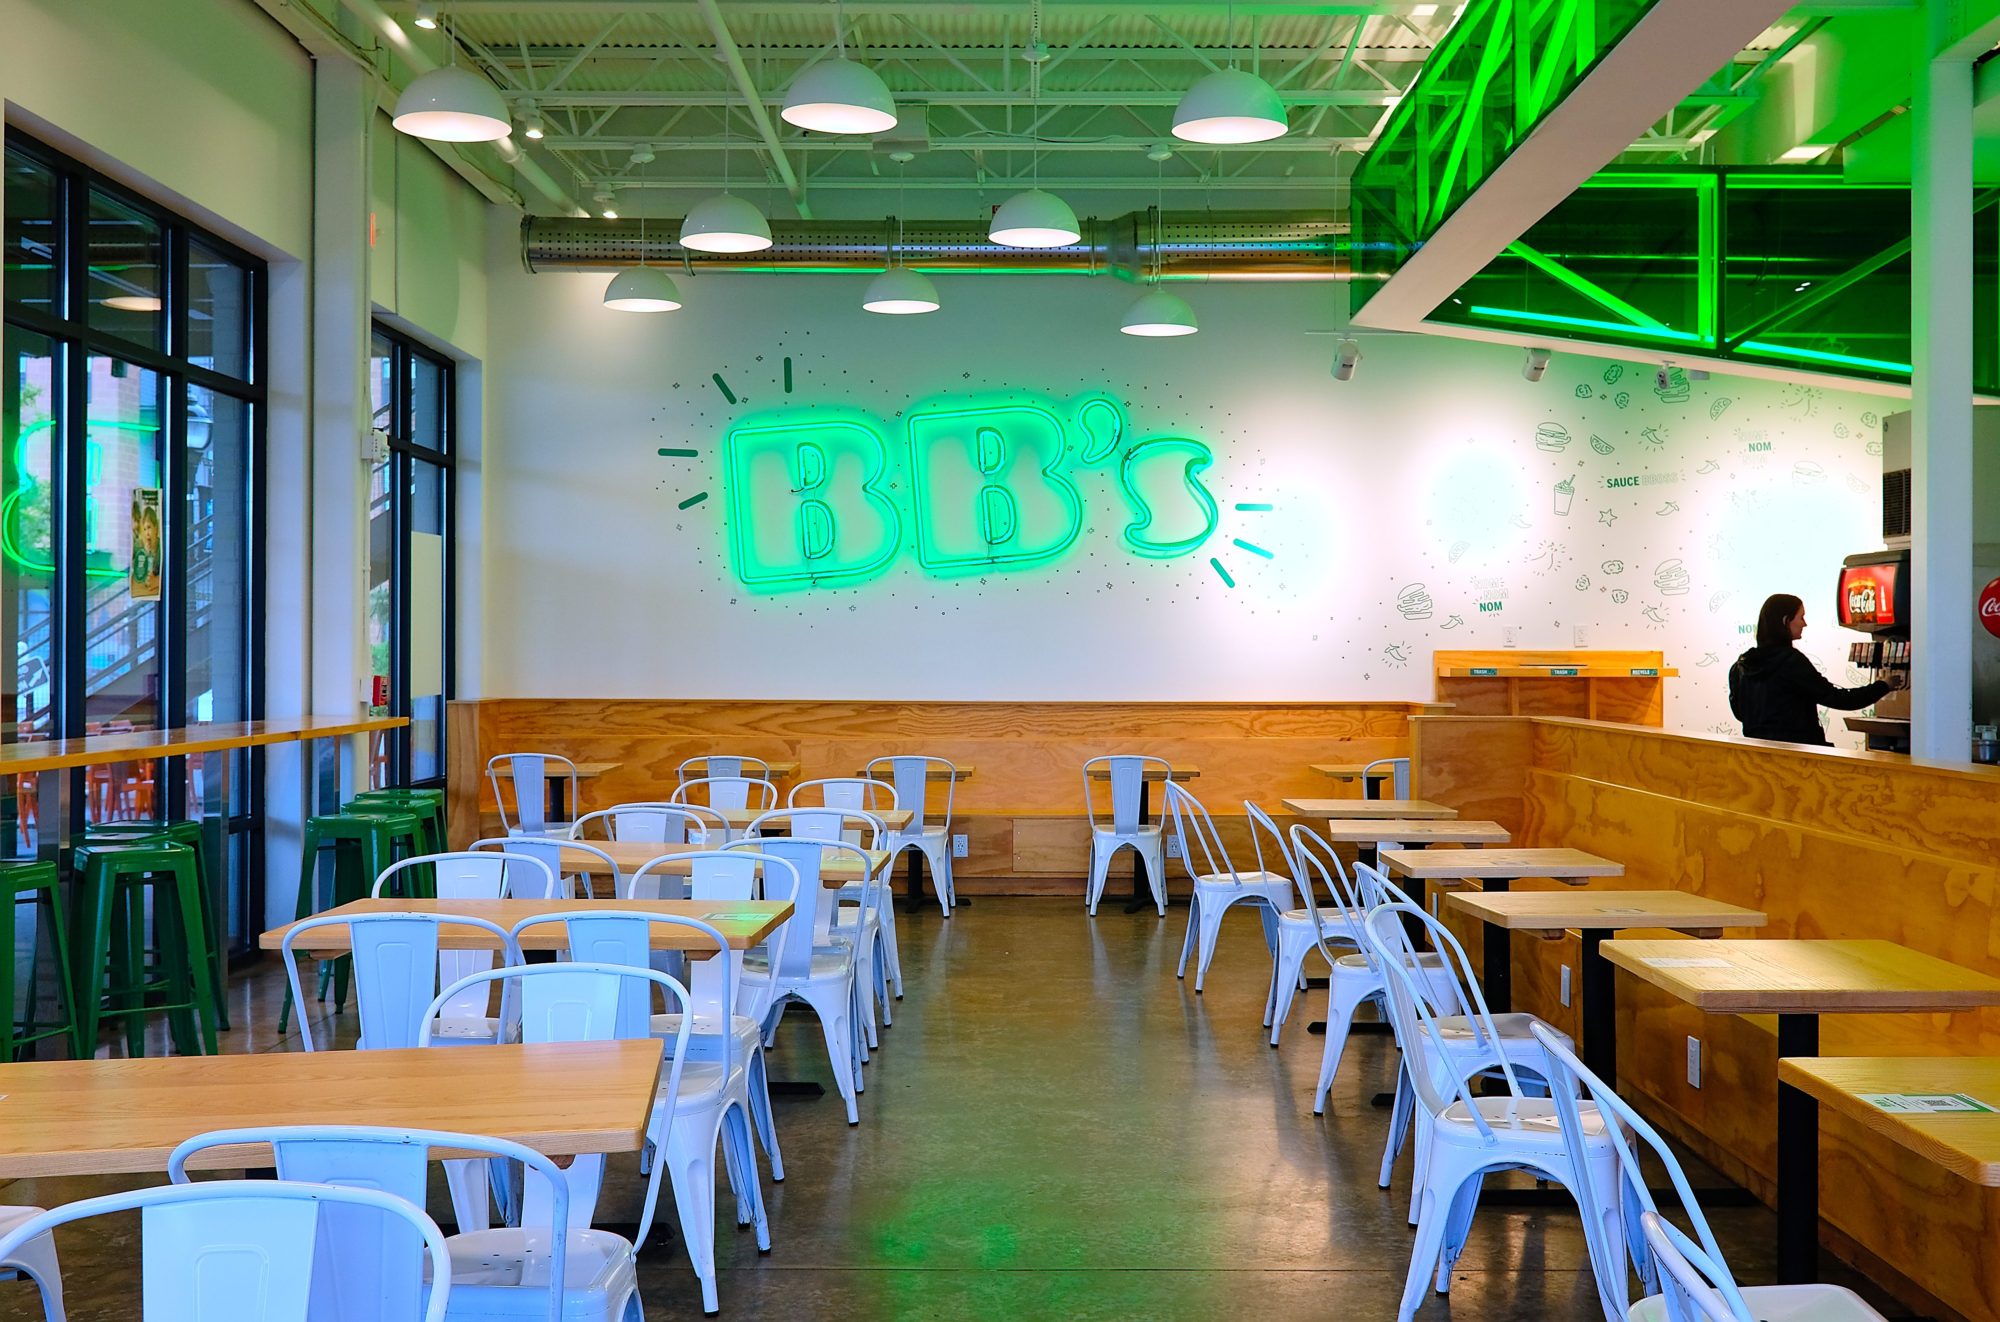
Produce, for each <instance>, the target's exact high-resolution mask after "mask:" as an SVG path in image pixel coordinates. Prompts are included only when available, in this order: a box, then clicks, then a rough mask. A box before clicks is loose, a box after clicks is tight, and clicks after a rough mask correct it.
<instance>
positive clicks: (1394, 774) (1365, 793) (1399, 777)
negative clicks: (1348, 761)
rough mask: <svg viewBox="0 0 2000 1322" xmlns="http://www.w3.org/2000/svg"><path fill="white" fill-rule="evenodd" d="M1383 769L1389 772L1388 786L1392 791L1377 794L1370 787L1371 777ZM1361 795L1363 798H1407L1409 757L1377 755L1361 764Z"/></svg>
mask: <svg viewBox="0 0 2000 1322" xmlns="http://www.w3.org/2000/svg"><path fill="white" fill-rule="evenodd" d="M1384 771H1386V772H1388V773H1389V788H1390V790H1391V791H1392V792H1391V793H1389V794H1387V795H1382V794H1377V793H1375V792H1374V791H1373V789H1372V788H1371V787H1372V786H1373V785H1374V784H1375V781H1374V779H1373V777H1375V776H1379V775H1380V774H1381V773H1382V772H1384ZM1361 797H1362V798H1364V799H1380V798H1390V799H1407V798H1409V797H1410V759H1409V758H1407V757H1378V758H1376V759H1375V760H1374V761H1373V762H1370V763H1368V764H1367V765H1365V766H1363V767H1362V768H1361Z"/></svg>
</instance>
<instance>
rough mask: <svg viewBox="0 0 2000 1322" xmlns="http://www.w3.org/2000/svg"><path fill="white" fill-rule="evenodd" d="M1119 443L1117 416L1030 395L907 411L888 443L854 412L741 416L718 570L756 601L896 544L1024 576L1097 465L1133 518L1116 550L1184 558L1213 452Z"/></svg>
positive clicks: (857, 577) (1079, 502) (1079, 500)
mask: <svg viewBox="0 0 2000 1322" xmlns="http://www.w3.org/2000/svg"><path fill="white" fill-rule="evenodd" d="M1130 433H1131V427H1130V425H1129V423H1128V421H1127V419H1126V416H1125V410H1124V409H1123V408H1122V407H1120V406H1119V405H1118V404H1117V403H1116V402H1115V401H1113V400H1110V399H1106V398H1104V397H1102V396H1090V397H1088V398H1085V399H1082V400H1078V401H1077V402H1076V403H1075V404H1074V405H1072V406H1071V408H1070V409H1069V410H1067V412H1058V410H1057V409H1056V408H1055V407H1054V406H1052V405H1050V404H1048V403H1046V402H1043V401H1039V400H1022V399H1007V400H1000V401H977V400H974V401H968V400H953V401H940V402H938V403H935V404H931V405H926V406H924V407H920V408H917V409H913V410H911V411H910V412H909V413H908V414H907V415H906V417H905V418H904V422H903V428H902V435H901V436H900V437H899V438H898V439H899V442H900V444H898V445H897V446H895V447H894V448H892V447H891V444H890V442H889V440H888V439H887V437H886V436H885V434H884V429H883V428H882V426H881V425H880V424H879V423H878V422H877V421H876V420H874V419H872V418H869V417H867V416H866V415H863V414H859V413H854V412H849V411H843V410H831V411H830V410H826V409H813V410H811V411H807V412H801V411H796V410H794V411H788V412H785V413H780V414H773V415H766V416H763V417H759V418H756V419H752V420H750V421H747V422H745V423H743V424H741V425H739V426H736V427H734V428H732V429H731V430H730V431H729V433H728V434H727V435H726V436H725V437H724V438H723V446H722V451H723V458H722V470H723V471H722V481H723V491H724V497H725V499H726V501H727V502H728V521H729V548H730V559H731V562H732V565H733V567H734V568H735V571H736V576H737V578H739V579H740V580H742V582H743V583H744V585H745V586H746V587H749V588H751V589H753V590H756V591H763V592H784V591H793V590H797V589H801V588H812V587H838V586H847V585H851V584H855V583H859V582H862V581H864V580H866V579H869V578H873V577H874V576H875V575H877V574H879V573H881V572H882V571H883V570H884V569H886V568H888V566H889V565H890V564H891V563H893V562H894V561H895V559H896V557H897V556H898V555H899V554H900V553H902V552H903V550H904V549H905V548H906V547H907V548H908V550H909V551H910V552H911V553H912V554H913V555H914V556H915V558H916V561H917V564H918V565H919V566H920V567H921V568H922V569H923V570H924V572H925V573H928V574H932V575H937V576H940V577H948V576H957V575H964V574H975V573H990V572H994V571H999V570H1015V569H1026V568H1031V567H1034V566H1037V565H1043V564H1047V563H1049V562H1050V561H1052V560H1055V559H1056V558H1057V557H1059V556H1061V555H1062V554H1063V553H1064V552H1066V551H1068V550H1070V549H1071V548H1072V547H1074V546H1075V545H1076V543H1077V541H1078V539H1079V538H1081V537H1082V535H1083V530H1084V510H1085V496H1084V489H1083V487H1082V486H1081V485H1080V484H1079V481H1078V479H1079V476H1080V475H1082V474H1084V473H1086V472H1088V471H1089V470H1092V469H1104V470H1107V471H1106V476H1107V477H1111V478H1112V481H1115V484H1116V487H1117V491H1118V493H1119V496H1120V497H1121V498H1122V499H1123V501H1124V504H1125V506H1126V508H1127V509H1128V510H1129V512H1130V515H1131V519H1130V522H1128V523H1126V524H1125V526H1124V529H1123V532H1122V538H1123V542H1124V545H1125V548H1126V549H1127V550H1128V551H1130V552H1131V553H1132V554H1134V555H1137V556H1142V557H1145V558H1147V559H1157V560H1164V559H1171V558H1173V557H1175V556H1183V555H1189V554H1192V553H1193V552H1194V551H1195V550H1196V549H1197V548H1198V547H1200V546H1201V545H1202V544H1203V543H1204V542H1206V541H1207V540H1208V538H1209V537H1210V536H1211V535H1213V534H1214V532H1215V529H1216V525H1217V523H1218V521H1219V517H1220V516H1219V514H1218V507H1217V505H1216V501H1215V497H1214V496H1213V495H1211V494H1210V493H1209V491H1208V489H1207V487H1206V486H1205V485H1204V484H1203V482H1202V479H1201V474H1202V473H1203V472H1204V471H1206V470H1207V469H1208V468H1209V466H1210V465H1211V464H1213V463H1214V455H1213V453H1212V452H1211V451H1210V450H1209V448H1208V446H1207V445H1205V444H1204V443H1202V442H1200V441H1196V440H1190V439H1187V438H1185V437H1179V436H1158V437H1150V438H1147V439H1144V440H1140V441H1137V442H1136V443H1131V444H1128V443H1127V438H1128V436H1129V435H1130ZM1114 474H1115V476H1114ZM1099 485H1104V486H1107V487H1108V486H1109V485H1111V483H1110V482H1103V483H1100V484H1099ZM906 523H907V525H908V526H907V527H906V526H905V525H906Z"/></svg>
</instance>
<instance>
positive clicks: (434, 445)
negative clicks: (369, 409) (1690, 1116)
mask: <svg viewBox="0 0 2000 1322" xmlns="http://www.w3.org/2000/svg"><path fill="white" fill-rule="evenodd" d="M373 360H374V361H373V371H372V372H371V373H370V380H371V383H372V384H371V395H372V398H371V400H370V402H371V404H372V405H373V407H374V414H375V427H376V429H377V430H378V431H379V432H380V433H381V434H382V435H383V437H384V438H385V439H386V441H387V446H386V450H385V454H384V458H383V459H382V461H381V462H379V463H378V464H377V465H376V466H375V473H374V479H373V483H372V486H371V490H370V496H371V500H370V502H369V523H368V530H369V540H368V546H369V554H368V564H369V576H368V585H369V586H368V640H369V643H370V646H371V649H372V652H373V655H374V658H375V673H376V675H377V676H379V677H380V678H381V679H382V680H383V681H384V686H385V687H386V689H387V693H386V695H385V696H386V697H387V698H388V702H387V703H386V704H384V705H383V706H382V707H380V708H379V710H381V711H384V712H387V713H391V714H394V715H399V716H408V717H409V718H410V725H409V728H408V729H407V730H404V731H402V732H400V733H399V734H398V735H397V736H396V737H395V738H394V739H391V740H388V741H386V742H385V744H384V746H383V749H382V756H383V757H384V758H385V759H386V760H387V761H388V762H389V766H388V767H387V770H388V772H389V774H390V776H391V777H392V778H393V781H394V782H395V783H404V784H412V785H442V784H443V783H444V753H445V748H444V705H445V702H446V700H447V699H448V698H449V697H450V696H451V668H452V631H451V616H452V593H451V582H452V574H451V544H452V543H451V529H452V523H451V511H452V503H451V502H452V494H451V493H452V456H453V449H454V446H453V436H452V430H453V415H452V402H451V401H452V389H453V373H452V365H451V363H450V362H449V361H448V360H446V359H443V358H440V357H438V356H436V355H435V354H432V353H430V352H429V351H427V350H425V349H424V348H423V347H422V346H420V345H417V344H415V343H413V342H412V341H410V340H408V339H406V338H405V337H403V336H401V335H398V334H396V333H395V332H393V331H391V330H389V329H387V328H386V327H378V328H377V329H376V332H375V340H374V349H373Z"/></svg>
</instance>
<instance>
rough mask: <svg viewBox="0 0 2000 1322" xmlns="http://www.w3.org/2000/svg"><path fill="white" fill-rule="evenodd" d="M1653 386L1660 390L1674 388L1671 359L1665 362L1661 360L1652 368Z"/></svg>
mask: <svg viewBox="0 0 2000 1322" xmlns="http://www.w3.org/2000/svg"><path fill="white" fill-rule="evenodd" d="M1653 386H1654V388H1655V389H1657V390H1662V391H1666V390H1672V389H1673V388H1674V361H1673V359H1671V358H1669V359H1667V360H1666V361H1665V362H1662V363H1661V364H1660V365H1659V366H1658V367H1656V368H1654V369H1653Z"/></svg>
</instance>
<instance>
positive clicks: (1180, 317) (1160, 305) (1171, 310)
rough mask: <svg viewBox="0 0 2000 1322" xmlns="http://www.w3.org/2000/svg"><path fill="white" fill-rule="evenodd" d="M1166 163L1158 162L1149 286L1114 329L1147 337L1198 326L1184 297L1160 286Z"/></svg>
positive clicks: (1163, 262) (1163, 265) (1168, 335)
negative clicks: (1151, 269) (1157, 197)
mask: <svg viewBox="0 0 2000 1322" xmlns="http://www.w3.org/2000/svg"><path fill="white" fill-rule="evenodd" d="M1166 174H1167V167H1166V163H1165V162H1164V161H1163V162H1161V163H1160V190H1159V202H1158V203H1156V204H1155V205H1154V207H1153V287H1152V288H1151V289H1148V290H1147V291H1146V292H1145V293H1143V294H1141V295H1139V297H1138V299H1137V300H1136V301H1134V302H1133V304H1132V306H1131V307H1129V308H1127V309H1126V310H1125V320H1124V321H1122V322H1120V323H1119V326H1118V329H1119V330H1120V331H1122V332H1124V333H1125V334H1127V335H1140V336H1145V337H1147V338H1149V339H1167V338H1171V337H1173V336H1177V335H1193V334H1194V333H1195V332H1196V331H1199V330H1200V329H1201V327H1200V326H1199V325H1197V324H1196V323H1195V319H1194V309H1193V308H1191V307H1189V306H1188V302H1187V300H1186V299H1184V298H1182V297H1181V296H1180V295H1178V294H1169V293H1168V292H1167V291H1166V290H1164V289H1162V288H1160V276H1161V275H1162V274H1163V273H1164V271H1165V269H1166V258H1165V255H1164V252H1163V244H1162V241H1163V239H1164V236H1165V226H1166V222H1165V219H1164V216H1163V212H1164V205H1163V204H1164V203H1165V201H1166V196H1167V190H1166Z"/></svg>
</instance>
